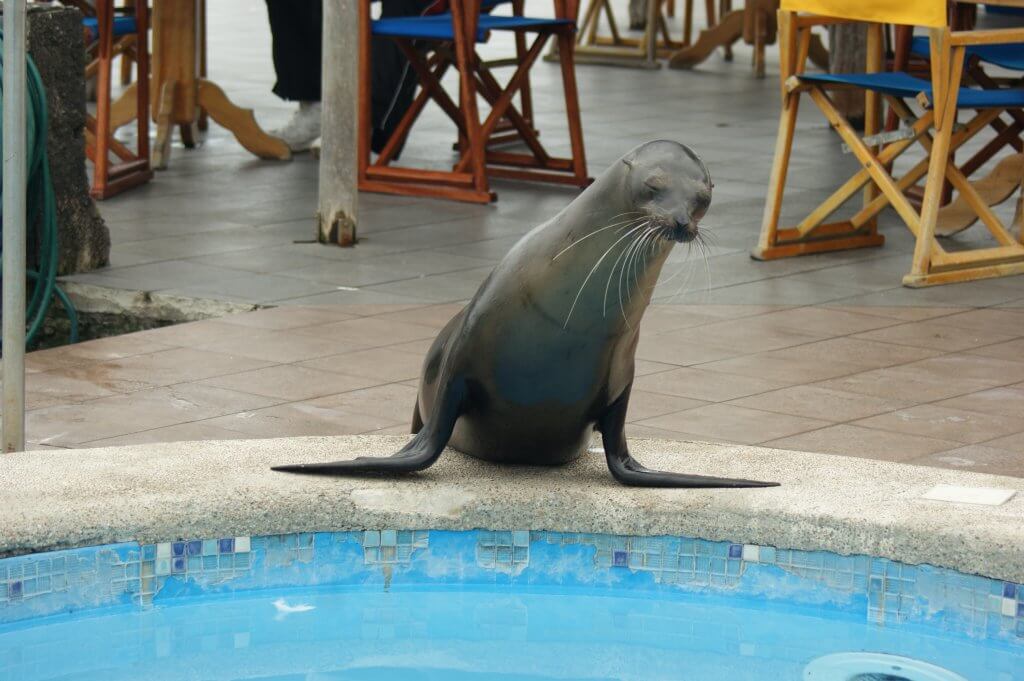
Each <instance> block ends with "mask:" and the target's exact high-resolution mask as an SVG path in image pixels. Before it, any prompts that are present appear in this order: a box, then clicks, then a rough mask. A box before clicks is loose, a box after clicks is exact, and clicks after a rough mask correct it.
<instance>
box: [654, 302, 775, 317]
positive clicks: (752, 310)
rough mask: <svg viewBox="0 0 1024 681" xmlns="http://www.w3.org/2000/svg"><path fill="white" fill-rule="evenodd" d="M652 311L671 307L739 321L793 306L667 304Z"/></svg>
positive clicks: (659, 305)
mask: <svg viewBox="0 0 1024 681" xmlns="http://www.w3.org/2000/svg"><path fill="white" fill-rule="evenodd" d="M651 307H652V308H654V309H659V308H666V307H672V308H675V309H677V310H680V311H682V312H691V313H696V314H700V315H706V316H711V317H718V318H719V319H723V320H724V319H741V318H743V317H756V316H758V315H763V314H766V313H768V312H778V311H779V310H788V309H790V308H792V307H794V306H793V305H714V304H712V305H694V304H683V305H673V304H668V303H661V304H658V305H652V306H651Z"/></svg>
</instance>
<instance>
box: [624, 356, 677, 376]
mask: <svg viewBox="0 0 1024 681" xmlns="http://www.w3.org/2000/svg"><path fill="white" fill-rule="evenodd" d="M675 368H677V367H676V366H675V365H673V364H665V363H664V362H651V361H650V360H646V359H637V360H636V362H635V365H634V367H633V375H635V376H646V375H648V374H657V373H659V372H662V371H671V370H672V369H675Z"/></svg>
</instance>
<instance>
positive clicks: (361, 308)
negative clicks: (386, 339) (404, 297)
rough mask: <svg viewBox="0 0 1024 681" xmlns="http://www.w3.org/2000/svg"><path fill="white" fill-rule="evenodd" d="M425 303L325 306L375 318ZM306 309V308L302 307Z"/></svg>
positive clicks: (412, 308) (354, 315)
mask: <svg viewBox="0 0 1024 681" xmlns="http://www.w3.org/2000/svg"><path fill="white" fill-rule="evenodd" d="M425 305H428V304H427V303H369V304H367V303H359V304H353V305H347V304H343V305H325V306H322V307H330V308H331V309H334V310H337V311H338V312H341V313H344V314H349V315H352V316H353V317H375V316H377V315H385V314H390V313H392V312H402V311H403V310H414V309H417V308H421V307H424V306H425ZM303 307H306V306H303Z"/></svg>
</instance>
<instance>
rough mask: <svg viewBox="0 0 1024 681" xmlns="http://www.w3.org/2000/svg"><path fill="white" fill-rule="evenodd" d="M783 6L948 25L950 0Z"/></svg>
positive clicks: (796, 1) (791, 2) (809, 1)
mask: <svg viewBox="0 0 1024 681" xmlns="http://www.w3.org/2000/svg"><path fill="white" fill-rule="evenodd" d="M782 9H783V10H786V11H789V12H810V13H811V14H819V15H821V16H826V17H838V18H841V19H856V20H858V21H871V22H877V23H880V24H908V25H911V26H929V27H933V28H941V27H943V26H945V25H946V0H782Z"/></svg>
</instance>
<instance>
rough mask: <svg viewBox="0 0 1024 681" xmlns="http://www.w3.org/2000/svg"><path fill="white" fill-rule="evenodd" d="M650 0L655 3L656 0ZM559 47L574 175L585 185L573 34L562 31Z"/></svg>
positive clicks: (559, 37)
mask: <svg viewBox="0 0 1024 681" xmlns="http://www.w3.org/2000/svg"><path fill="white" fill-rule="evenodd" d="M649 1H650V2H652V3H653V2H654V1H655V0H649ZM558 49H559V53H560V54H561V55H562V88H563V90H564V92H565V115H566V117H567V118H568V122H569V144H570V147H571V148H572V165H573V177H574V178H575V179H576V180H577V181H578V182H580V183H581V186H583V185H584V184H589V183H590V181H589V180H588V178H587V158H586V152H585V151H584V147H583V123H582V122H581V120H580V101H579V93H578V91H577V88H576V65H575V62H574V60H573V40H572V34H570V33H560V34H559V35H558Z"/></svg>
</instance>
